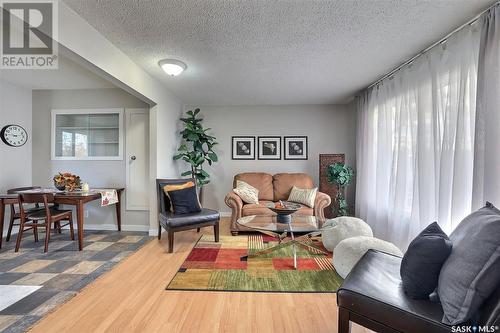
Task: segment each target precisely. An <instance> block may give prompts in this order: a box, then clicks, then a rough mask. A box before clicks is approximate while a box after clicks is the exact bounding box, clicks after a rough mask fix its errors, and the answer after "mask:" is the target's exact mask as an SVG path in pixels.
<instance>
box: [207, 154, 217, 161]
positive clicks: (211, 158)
mask: <svg viewBox="0 0 500 333" xmlns="http://www.w3.org/2000/svg"><path fill="white" fill-rule="evenodd" d="M208 157H209V158H210V160H212V162H217V161H218V160H219V158H218V157H217V154H216V153H214V152H211V153H208Z"/></svg>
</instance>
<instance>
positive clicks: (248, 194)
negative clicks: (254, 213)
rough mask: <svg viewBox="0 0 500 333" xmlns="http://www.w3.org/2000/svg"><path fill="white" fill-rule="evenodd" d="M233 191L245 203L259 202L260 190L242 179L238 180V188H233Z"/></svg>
mask: <svg viewBox="0 0 500 333" xmlns="http://www.w3.org/2000/svg"><path fill="white" fill-rule="evenodd" d="M233 192H234V193H236V194H237V195H238V196H239V197H240V198H241V200H243V202H245V203H249V204H256V205H258V204H259V190H258V189H256V188H255V187H253V186H252V185H250V184H248V183H246V182H244V181H242V180H237V181H236V188H234V189H233Z"/></svg>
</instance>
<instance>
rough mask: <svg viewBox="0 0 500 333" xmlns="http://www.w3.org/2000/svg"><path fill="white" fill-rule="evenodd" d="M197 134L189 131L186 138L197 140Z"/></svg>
mask: <svg viewBox="0 0 500 333" xmlns="http://www.w3.org/2000/svg"><path fill="white" fill-rule="evenodd" d="M198 138H199V137H198V135H197V134H194V133H189V134H188V135H187V139H188V140H190V141H197V140H198Z"/></svg>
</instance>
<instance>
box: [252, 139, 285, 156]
mask: <svg viewBox="0 0 500 333" xmlns="http://www.w3.org/2000/svg"><path fill="white" fill-rule="evenodd" d="M257 143H258V147H259V148H258V149H259V160H281V136H259V137H258V138H257Z"/></svg>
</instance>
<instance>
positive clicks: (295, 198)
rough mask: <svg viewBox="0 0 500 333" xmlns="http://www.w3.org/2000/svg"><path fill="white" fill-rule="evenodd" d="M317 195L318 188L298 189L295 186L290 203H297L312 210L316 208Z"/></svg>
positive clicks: (289, 198) (289, 199)
mask: <svg viewBox="0 0 500 333" xmlns="http://www.w3.org/2000/svg"><path fill="white" fill-rule="evenodd" d="M316 193H318V188H317V187H315V188H298V187H297V186H295V185H294V186H293V188H292V191H291V192H290V196H289V197H288V201H291V202H297V203H300V204H303V205H306V206H309V207H311V208H313V207H314V201H315V200H316Z"/></svg>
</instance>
